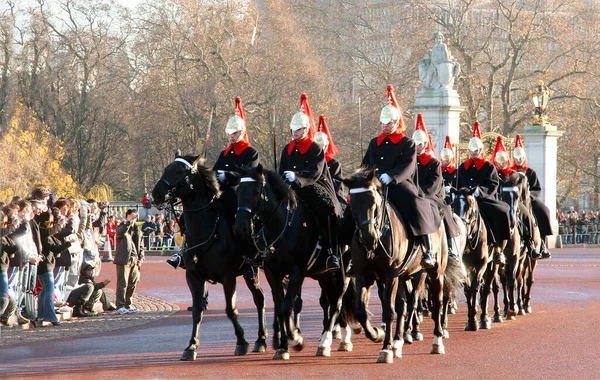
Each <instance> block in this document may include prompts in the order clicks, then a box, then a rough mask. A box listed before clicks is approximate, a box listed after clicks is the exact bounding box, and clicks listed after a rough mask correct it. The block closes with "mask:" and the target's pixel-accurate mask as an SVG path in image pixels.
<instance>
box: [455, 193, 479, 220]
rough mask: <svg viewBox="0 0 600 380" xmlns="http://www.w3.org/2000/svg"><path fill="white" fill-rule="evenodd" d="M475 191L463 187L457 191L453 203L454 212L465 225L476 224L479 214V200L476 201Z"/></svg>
mask: <svg viewBox="0 0 600 380" xmlns="http://www.w3.org/2000/svg"><path fill="white" fill-rule="evenodd" d="M474 193H475V189H469V188H467V187H463V188H462V189H458V190H457V191H456V196H455V198H454V201H453V202H452V211H454V213H455V214H456V215H458V217H459V218H460V220H462V221H463V223H464V224H465V225H467V226H468V225H471V224H473V223H474V222H476V218H477V215H478V212H479V207H478V206H477V200H476V199H475V195H473V194H474Z"/></svg>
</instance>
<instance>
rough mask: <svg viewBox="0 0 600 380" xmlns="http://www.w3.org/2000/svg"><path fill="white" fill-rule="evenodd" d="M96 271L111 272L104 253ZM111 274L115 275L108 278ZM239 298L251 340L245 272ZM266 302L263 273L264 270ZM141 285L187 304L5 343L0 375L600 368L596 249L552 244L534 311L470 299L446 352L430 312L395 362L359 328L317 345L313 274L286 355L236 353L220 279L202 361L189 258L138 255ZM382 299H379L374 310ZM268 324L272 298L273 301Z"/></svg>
mask: <svg viewBox="0 0 600 380" xmlns="http://www.w3.org/2000/svg"><path fill="white" fill-rule="evenodd" d="M105 265H106V266H105V268H104V269H103V273H102V275H101V276H100V277H101V278H104V277H108V278H111V279H114V273H112V272H114V269H113V268H112V265H110V264H105ZM114 283H115V282H114V281H113V284H114ZM239 285H240V286H239V288H238V307H239V309H240V321H241V323H242V325H243V326H244V328H245V329H246V339H247V340H248V341H249V342H251V343H252V342H253V340H254V339H256V338H255V334H256V330H257V322H256V317H255V313H254V311H253V304H252V299H251V296H250V292H249V291H248V290H247V289H246V288H245V286H244V284H243V281H241V279H240V281H239ZM263 286H264V287H265V291H266V293H267V300H268V305H269V306H271V305H272V301H271V296H270V292H269V291H268V285H267V284H266V281H264V280H263ZM138 291H139V292H141V293H142V294H145V295H149V296H154V297H159V298H162V299H165V300H167V301H169V302H171V303H175V304H177V305H178V306H179V307H180V309H181V311H179V312H177V313H175V314H173V315H171V316H169V317H167V318H164V319H161V320H155V321H152V322H150V323H147V324H145V325H142V326H138V327H134V328H130V329H126V330H116V331H110V332H107V333H101V334H93V335H83V336H81V337H79V338H69V339H59V340H48V341H40V342H33V343H28V344H23V345H16V346H8V347H3V348H2V349H0V374H2V375H1V376H0V377H2V378H12V377H23V376H41V377H45V378H61V379H71V378H73V379H80V378H81V377H82V376H83V375H88V376H93V377H94V378H144V379H146V378H157V379H161V378H192V377H194V378H198V377H202V378H208V379H214V378H221V379H229V378H261V379H270V378H276V379H282V378H285V377H289V376H294V377H295V378H298V379H304V378H325V377H327V378H344V379H345V378H361V379H364V378H377V379H380V378H383V377H384V376H390V375H391V376H394V377H400V378H437V379H439V378H448V379H481V378H486V379H487V378H489V379H496V378H497V379H500V378H502V379H519V378H527V379H548V378H550V379H557V378H561V379H562V378H577V379H597V378H600V360H598V353H599V352H600V349H599V348H598V338H599V337H600V333H599V332H598V327H599V324H600V322H599V321H600V302H598V301H599V299H600V250H598V249H583V248H575V249H568V248H564V249H556V250H554V251H553V258H552V259H551V260H545V261H542V262H540V264H539V266H538V271H537V275H536V283H535V288H534V291H533V294H534V295H533V313H532V314H529V315H527V316H519V317H517V320H516V321H507V322H504V323H502V324H494V325H493V328H492V329H491V330H479V331H477V332H465V331H463V327H464V324H465V322H466V306H465V305H464V304H461V305H460V306H459V311H458V313H457V314H456V315H453V316H451V319H450V322H449V332H450V339H447V340H445V346H446V355H429V350H430V347H431V342H432V326H433V324H432V322H431V321H430V320H426V321H425V323H424V327H423V329H422V330H423V333H424V335H425V340H424V341H423V342H416V343H415V344H413V345H405V346H404V357H403V358H402V359H396V360H395V361H394V363H393V364H375V360H376V358H377V354H378V352H379V350H380V349H381V345H380V344H379V343H372V342H370V341H369V340H368V339H366V338H365V337H364V335H360V336H354V337H353V339H352V340H353V343H354V351H353V352H337V351H335V348H336V347H337V342H336V341H334V345H333V346H332V348H333V350H332V356H331V357H329V358H323V357H315V356H314V355H315V351H316V349H317V346H318V340H319V333H320V330H321V320H320V319H321V311H320V307H319V306H318V296H319V288H318V285H317V284H316V282H314V281H312V280H307V281H306V282H305V286H304V289H303V298H304V310H303V312H302V322H301V323H302V332H303V336H304V338H305V340H306V345H305V349H304V350H303V351H301V352H292V353H291V359H290V360H289V361H287V362H282V361H274V360H272V359H271V358H272V355H273V353H274V351H273V350H272V349H269V350H268V351H267V353H263V354H255V353H250V354H248V355H247V356H243V357H235V356H233V351H234V348H235V336H234V334H233V329H232V327H231V323H230V322H229V321H228V319H227V317H226V315H225V313H224V311H223V310H224V305H225V302H224V300H223V294H222V290H221V289H220V288H219V287H218V286H217V285H212V286H211V287H210V308H209V310H208V311H207V313H206V314H205V318H204V321H203V323H202V328H201V347H200V349H199V351H198V359H197V360H196V361H195V362H180V361H179V357H180V355H181V352H182V350H183V349H184V348H185V347H186V345H187V342H188V340H189V334H190V332H191V315H190V314H191V313H189V312H187V311H185V310H186V308H187V306H188V305H189V302H190V296H189V294H188V290H187V286H186V285H185V280H184V273H183V271H182V270H177V271H174V270H172V269H170V268H169V267H168V266H167V265H166V264H165V263H164V258H159V257H156V258H150V259H149V260H148V262H147V263H146V264H145V266H144V267H143V271H142V279H141V284H140V287H139V290H138ZM378 303H379V302H378V301H375V300H374V301H373V302H372V312H373V317H372V319H373V321H374V322H376V323H378V322H379V317H378V316H379V315H380V308H379V307H378V306H377V304H378ZM268 318H269V324H270V323H271V321H272V308H271V307H269V314H268Z"/></svg>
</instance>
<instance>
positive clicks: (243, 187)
mask: <svg viewBox="0 0 600 380" xmlns="http://www.w3.org/2000/svg"><path fill="white" fill-rule="evenodd" d="M236 195H237V201H238V208H237V211H236V214H235V224H234V225H233V232H234V234H235V235H236V237H238V238H240V239H248V238H249V237H250V223H251V218H252V217H253V216H254V215H259V216H261V215H262V216H263V218H264V215H265V214H268V216H267V218H268V217H271V216H273V214H275V213H276V212H277V211H278V210H277V209H278V205H281V204H283V203H284V202H285V200H287V201H288V202H289V203H288V204H285V205H284V206H286V207H287V206H289V207H290V209H293V208H295V206H296V198H295V195H294V192H293V191H291V190H290V188H289V185H287V184H286V183H285V182H284V181H283V180H282V179H281V178H279V176H278V175H277V174H276V173H274V172H272V171H269V170H265V169H264V168H263V166H262V164H258V166H257V167H256V168H241V179H240V184H239V185H238V187H237V190H236ZM286 207H285V208H281V210H282V212H283V211H284V210H286ZM261 221H262V222H263V223H267V222H268V220H261Z"/></svg>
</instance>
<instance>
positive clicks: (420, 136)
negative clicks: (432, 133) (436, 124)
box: [412, 114, 429, 145]
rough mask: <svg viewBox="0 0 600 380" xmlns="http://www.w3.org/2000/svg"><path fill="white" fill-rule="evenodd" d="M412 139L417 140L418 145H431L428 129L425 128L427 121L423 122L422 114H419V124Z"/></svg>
mask: <svg viewBox="0 0 600 380" xmlns="http://www.w3.org/2000/svg"><path fill="white" fill-rule="evenodd" d="M412 138H413V140H415V144H416V145H427V144H428V143H429V136H428V133H427V127H426V126H425V121H423V115H422V114H417V124H416V126H415V132H414V133H413V135H412Z"/></svg>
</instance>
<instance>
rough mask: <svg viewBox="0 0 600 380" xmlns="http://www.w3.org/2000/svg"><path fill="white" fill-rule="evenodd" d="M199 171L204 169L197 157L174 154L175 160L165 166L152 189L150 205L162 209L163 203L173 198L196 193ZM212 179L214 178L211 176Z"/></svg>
mask: <svg viewBox="0 0 600 380" xmlns="http://www.w3.org/2000/svg"><path fill="white" fill-rule="evenodd" d="M199 170H202V171H205V170H206V169H205V168H204V167H202V166H201V165H200V158H199V156H181V154H180V153H179V152H177V153H176V154H175V160H174V161H173V162H172V163H170V164H169V165H167V167H166V168H165V170H164V171H163V175H162V176H161V177H160V179H159V180H158V182H157V183H156V185H155V186H154V189H152V203H153V204H154V205H155V206H156V207H162V205H163V204H164V203H165V202H168V201H173V200H174V199H175V198H180V199H182V198H185V197H186V196H188V195H189V194H191V193H192V192H193V191H195V190H196V191H197V190H198V189H195V186H197V177H198V175H197V174H198V172H199ZM213 177H214V176H213Z"/></svg>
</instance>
